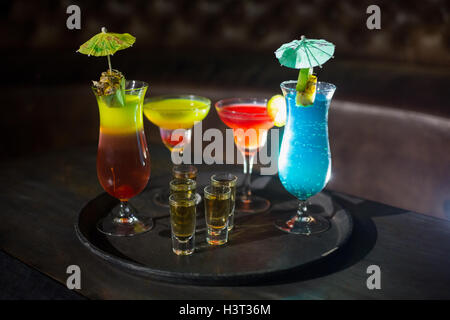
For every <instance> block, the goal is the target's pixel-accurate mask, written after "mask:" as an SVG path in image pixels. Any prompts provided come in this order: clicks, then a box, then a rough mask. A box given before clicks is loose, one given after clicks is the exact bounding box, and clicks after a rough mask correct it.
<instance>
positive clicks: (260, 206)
mask: <svg viewBox="0 0 450 320" xmlns="http://www.w3.org/2000/svg"><path fill="white" fill-rule="evenodd" d="M215 107H216V110H217V113H218V114H219V117H220V119H222V121H223V122H224V123H225V124H226V125H227V126H228V127H230V128H232V129H233V135H234V143H235V145H236V147H237V148H238V149H239V151H240V152H241V154H242V156H243V158H244V174H245V180H244V184H243V189H242V191H241V194H240V195H239V196H237V197H236V203H235V205H236V208H235V211H236V212H248V213H258V212H264V211H266V210H267V209H268V208H269V207H270V202H269V200H267V199H264V198H262V197H259V196H255V195H253V194H252V191H251V187H250V182H251V173H252V167H253V160H254V157H255V155H256V153H257V152H258V150H259V149H260V148H261V147H263V146H264V144H265V143H266V141H267V132H268V130H269V129H270V128H272V127H273V119H271V118H270V117H269V115H268V113H267V99H262V98H231V99H224V100H220V101H218V102H217V103H216V105H215Z"/></svg>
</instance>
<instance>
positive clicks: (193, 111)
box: [144, 96, 211, 130]
mask: <svg viewBox="0 0 450 320" xmlns="http://www.w3.org/2000/svg"><path fill="white" fill-rule="evenodd" d="M210 105H211V102H210V101H209V100H208V99H201V98H198V99H197V97H194V96H180V98H177V97H171V96H163V97H156V98H151V99H148V100H146V101H145V102H144V114H145V116H146V117H147V119H148V120H150V121H151V122H152V123H154V124H155V125H157V126H158V127H160V128H163V129H169V130H175V129H189V128H192V127H193V126H194V124H195V122H196V121H202V120H203V119H204V118H205V117H206V116H207V114H208V112H209V109H210Z"/></svg>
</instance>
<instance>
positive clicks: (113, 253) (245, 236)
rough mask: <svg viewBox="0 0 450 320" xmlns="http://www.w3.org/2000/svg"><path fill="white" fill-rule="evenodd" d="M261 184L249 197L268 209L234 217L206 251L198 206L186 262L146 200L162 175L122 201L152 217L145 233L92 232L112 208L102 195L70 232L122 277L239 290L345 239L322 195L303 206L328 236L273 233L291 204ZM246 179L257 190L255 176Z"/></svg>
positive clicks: (342, 221)
mask: <svg viewBox="0 0 450 320" xmlns="http://www.w3.org/2000/svg"><path fill="white" fill-rule="evenodd" d="M211 174H212V173H211V172H203V173H200V175H199V177H198V179H197V181H198V184H202V182H203V184H206V183H207V181H208V179H209V176H211ZM260 178H262V177H260ZM264 178H265V180H264V183H263V184H264V186H263V188H261V189H259V190H256V192H255V193H256V194H258V195H260V196H264V197H266V198H267V199H269V200H271V202H272V206H271V208H270V210H269V211H267V212H265V213H260V214H239V213H238V214H236V217H235V228H234V229H233V230H232V231H231V233H230V236H229V242H228V243H227V244H226V245H223V246H218V247H215V246H214V247H213V246H209V245H208V244H207V243H206V241H205V228H204V218H203V207H202V205H203V202H202V203H200V205H199V206H198V208H197V210H198V215H197V216H198V219H197V231H196V250H195V252H194V254H192V255H190V256H177V255H175V254H174V253H173V252H172V249H171V239H170V222H169V209H168V208H164V207H158V206H157V205H155V204H153V202H152V199H153V197H154V194H155V192H156V191H157V190H158V189H159V188H160V187H162V186H165V185H167V184H168V177H157V178H152V179H151V181H150V183H149V186H148V188H147V189H146V190H144V192H142V193H141V194H139V195H138V196H136V197H135V198H134V199H132V200H131V201H130V202H131V203H132V204H133V206H134V207H135V208H136V209H137V210H139V212H141V213H148V214H149V215H151V216H152V217H153V219H154V227H153V229H152V230H150V231H148V232H146V233H144V234H141V235H137V236H133V237H111V236H106V235H104V234H102V233H100V232H98V231H97V230H96V223H97V221H98V220H99V219H101V218H102V217H104V216H105V215H107V214H108V212H109V211H110V210H111V209H112V208H113V207H115V206H116V205H117V204H118V200H116V199H114V198H112V197H111V196H109V195H108V194H106V193H103V194H101V195H99V196H98V197H97V198H95V199H93V200H91V201H90V202H88V203H87V204H86V205H85V207H84V208H83V209H82V210H81V212H80V213H79V218H78V221H77V223H76V224H75V230H76V234H77V236H78V238H79V239H80V241H81V242H82V243H83V244H84V245H85V246H86V247H87V248H88V249H89V250H90V251H91V252H92V253H93V254H95V255H96V256H98V257H100V258H102V259H105V260H106V261H108V262H110V263H111V264H112V265H114V266H116V267H118V268H122V269H123V270H124V271H127V272H130V273H133V274H135V275H138V276H142V277H149V278H153V279H157V280H163V281H169V282H176V283H184V284H186V283H188V284H196V285H244V284H251V283H256V282H261V281H265V280H269V279H270V278H272V277H275V276H280V275H284V274H288V273H290V272H298V271H299V270H301V269H302V268H305V267H306V266H308V265H309V264H311V263H312V262H316V261H318V260H321V259H325V258H326V257H327V256H328V255H329V254H330V253H332V252H335V251H336V250H338V249H339V248H340V247H342V246H343V245H344V243H345V242H346V241H347V240H348V239H349V237H350V235H351V232H352V227H353V222H352V218H351V216H350V214H349V213H348V212H347V211H346V210H345V209H344V208H342V207H341V206H340V205H338V204H337V203H336V202H335V201H334V200H333V196H332V195H330V194H328V193H326V192H322V193H319V194H317V195H316V196H314V197H312V198H311V199H310V203H311V209H312V210H316V211H317V212H318V213H320V214H322V215H324V216H326V217H327V218H328V219H329V220H330V222H331V227H330V229H328V231H326V232H324V233H321V234H318V235H311V236H302V235H292V234H287V233H284V232H282V231H280V230H278V229H277V228H276V227H275V226H274V224H273V222H274V220H275V219H278V218H286V219H287V218H288V217H289V216H290V215H291V214H292V213H293V212H294V210H295V207H296V200H295V199H293V197H292V196H291V195H289V194H288V193H287V192H286V191H285V190H284V189H283V187H282V186H281V184H280V183H279V180H278V178H277V177H276V176H273V177H271V178H269V177H264ZM254 179H256V180H254V181H255V185H258V180H257V179H258V177H257V176H255V177H254ZM241 181H242V180H241ZM260 185H261V183H260ZM200 190H202V188H200V187H199V188H198V191H200ZM200 193H201V192H200Z"/></svg>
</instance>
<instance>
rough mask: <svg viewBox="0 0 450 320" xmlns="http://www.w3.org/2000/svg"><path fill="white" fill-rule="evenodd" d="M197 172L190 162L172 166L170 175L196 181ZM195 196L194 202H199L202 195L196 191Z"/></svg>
mask: <svg viewBox="0 0 450 320" xmlns="http://www.w3.org/2000/svg"><path fill="white" fill-rule="evenodd" d="M197 173H198V170H197V168H196V167H195V166H193V165H191V164H179V165H175V166H173V168H172V176H173V177H174V178H175V179H192V180H194V181H196V180H197ZM195 197H196V199H195V202H196V204H199V203H200V201H202V196H201V195H200V194H198V193H195Z"/></svg>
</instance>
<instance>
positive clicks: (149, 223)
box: [97, 214, 153, 237]
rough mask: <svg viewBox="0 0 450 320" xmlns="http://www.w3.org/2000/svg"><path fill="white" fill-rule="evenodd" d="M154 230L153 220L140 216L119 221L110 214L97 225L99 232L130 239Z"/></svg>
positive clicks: (135, 215)
mask: <svg viewBox="0 0 450 320" xmlns="http://www.w3.org/2000/svg"><path fill="white" fill-rule="evenodd" d="M152 228H153V219H152V218H151V217H148V216H144V215H140V214H132V215H130V216H129V217H128V218H125V219H119V218H116V217H114V216H113V215H112V214H109V215H108V216H106V217H105V218H103V219H101V220H100V221H99V222H98V223H97V230H98V231H100V232H101V233H104V234H106V235H109V236H116V237H129V236H135V235H138V234H142V233H144V232H147V231H149V230H150V229H152Z"/></svg>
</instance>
